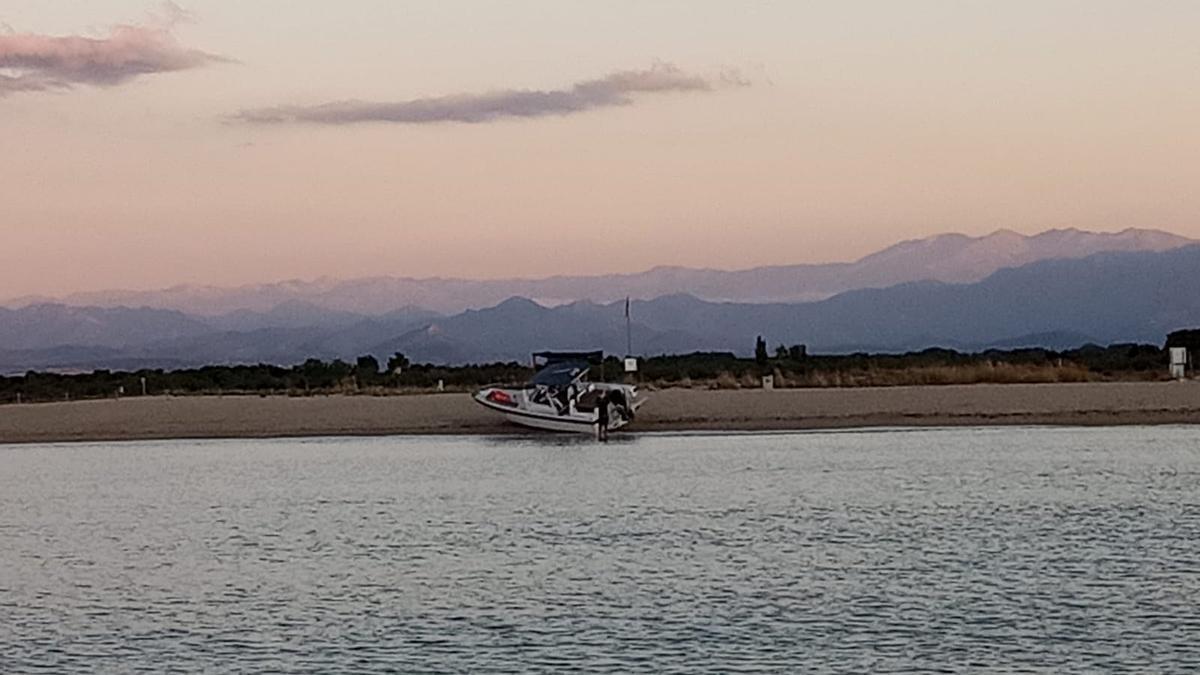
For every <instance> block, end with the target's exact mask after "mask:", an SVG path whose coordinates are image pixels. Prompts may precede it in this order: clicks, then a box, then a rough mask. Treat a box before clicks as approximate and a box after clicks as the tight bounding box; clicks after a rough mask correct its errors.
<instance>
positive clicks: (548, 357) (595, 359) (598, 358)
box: [533, 351, 604, 366]
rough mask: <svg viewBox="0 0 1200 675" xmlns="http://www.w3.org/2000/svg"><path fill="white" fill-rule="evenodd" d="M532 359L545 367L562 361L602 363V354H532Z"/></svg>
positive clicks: (594, 352)
mask: <svg viewBox="0 0 1200 675" xmlns="http://www.w3.org/2000/svg"><path fill="white" fill-rule="evenodd" d="M533 358H534V361H536V360H537V359H541V360H542V361H544V362H545V365H547V366H548V365H550V364H552V363H560V362H563V361H572V362H583V363H600V362H602V361H604V352H602V351H593V352H549V351H547V352H534V353H533Z"/></svg>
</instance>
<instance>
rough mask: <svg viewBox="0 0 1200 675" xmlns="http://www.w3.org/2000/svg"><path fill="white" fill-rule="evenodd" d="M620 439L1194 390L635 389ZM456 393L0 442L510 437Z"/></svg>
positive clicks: (1123, 403) (1023, 408) (933, 417)
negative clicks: (643, 399)
mask: <svg viewBox="0 0 1200 675" xmlns="http://www.w3.org/2000/svg"><path fill="white" fill-rule="evenodd" d="M646 394H647V396H648V397H649V400H648V402H647V403H646V405H645V407H644V408H643V409H642V414H641V415H640V416H639V418H638V420H637V422H636V423H635V424H634V425H633V426H631V427H630V428H629V430H630V431H633V432H636V431H674V430H786V429H822V428H846V427H872V426H950V425H1001V424H1061V425H1117V424H1200V382H1185V383H1176V382H1170V383H1104V384H1099V383H1087V384H1037V385H1023V384H1001V385H986V384H983V385H964V386H932V387H885V388H859V389H789V390H776V391H762V390H738V391H700V390H690V389H668V390H664V391H656V392H646ZM522 432H523V431H522V430H521V429H520V428H519V427H514V426H511V425H508V424H507V423H505V422H503V421H502V420H500V419H499V418H498V417H497V416H496V415H495V414H493V413H490V412H488V411H487V410H484V409H483V408H481V407H480V406H478V405H476V404H475V403H473V402H472V401H471V400H470V398H469V397H468V396H467V395H466V394H421V395H411V396H384V397H374V396H318V397H311V398H288V397H283V396H272V397H258V396H198V397H149V398H126V399H122V400H119V401H117V400H105V401H80V402H72V403H43V404H34V405H4V406H0V443H19V442H51V441H85V440H92V441H95V440H133V439H155V438H229V437H271V436H322V435H386V434H503V433H522Z"/></svg>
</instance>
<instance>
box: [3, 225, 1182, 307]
mask: <svg viewBox="0 0 1200 675" xmlns="http://www.w3.org/2000/svg"><path fill="white" fill-rule="evenodd" d="M1194 243H1197V242H1196V241H1195V240H1191V239H1187V238H1185V237H1181V236H1178V235H1174V234H1170V233H1167V232H1162V231H1158V230H1139V229H1127V230H1124V231H1122V232H1116V233H1105V232H1085V231H1081V230H1076V229H1059V230H1049V231H1046V232H1043V233H1041V234H1036V235H1032V236H1026V235H1021V234H1018V233H1016V232H1012V231H1010V230H999V231H997V232H993V233H992V234H989V235H986V236H982V237H969V236H966V235H963V234H943V235H938V236H934V237H930V238H927V239H918V240H913V241H905V242H901V243H899V244H896V245H894V246H891V247H888V248H886V249H884V250H882V251H879V252H877V253H874V254H872V255H868V256H866V257H865V258H862V259H860V260H857V261H855V262H849V263H829V264H810V265H779V266H769V267H756V268H753V269H746V270H735V271H728V270H713V269H695V268H687V267H656V268H654V269H651V270H647V271H644V272H639V273H636V274H608V275H595V276H555V277H549V278H544V279H529V278H511V279H482V280H481V279H462V278H426V279H416V278H408V277H399V276H389V277H370V278H361V279H350V280H335V279H318V280H315V281H300V280H293V281H284V282H279V283H272V284H256V285H248V286H237V287H219V286H175V287H172V288H168V289H163V290H154V291H99V292H90V293H77V294H74V295H69V296H66V297H63V298H48V297H26V298H16V299H13V300H10V301H8V302H6V303H2V304H3V306H7V307H11V308H17V307H23V306H28V305H34V304H45V303H59V304H64V305H68V306H74V307H149V308H155V309H173V310H178V311H181V312H186V313H188V314H193V315H202V316H212V317H216V316H221V315H229V314H232V313H236V312H250V313H277V314H278V313H280V312H281V310H280V307H281V306H282V307H283V308H284V309H283V310H282V312H283V313H287V312H291V313H292V314H293V315H294V318H295V316H296V313H297V312H310V313H311V312H312V311H313V310H314V309H315V310H328V311H332V312H341V313H350V314H357V315H378V314H386V313H388V312H393V311H397V310H404V309H407V308H411V307H420V308H424V309H426V310H430V311H433V312H438V313H442V314H454V313H458V312H462V311H464V310H467V309H481V308H485V307H491V306H494V305H496V304H497V303H500V302H502V301H504V300H505V299H507V298H510V297H514V296H518V297H524V298H530V299H532V300H534V301H536V302H538V303H540V304H543V305H559V304H566V303H570V302H575V301H579V300H589V301H592V302H599V303H605V302H613V301H615V300H622V299H624V298H626V297H633V298H637V299H643V300H648V299H653V298H657V297H661V296H664V295H674V294H679V293H686V294H689V295H693V296H695V297H697V298H700V299H702V300H711V301H714V302H747V303H780V302H783V303H795V302H810V301H814V300H823V299H825V298H829V297H832V296H834V295H837V294H839V293H844V292H846V291H852V290H858V289H863V288H886V287H888V286H894V285H896V284H902V283H907V282H913V281H941V282H946V283H969V282H974V281H980V280H982V279H984V278H986V277H988V276H989V275H991V274H992V273H994V272H996V271H997V270H1000V269H1004V268H1008V267H1018V266H1021V265H1027V264H1030V263H1034V262H1038V261H1040V260H1052V259H1068V258H1083V257H1087V256H1090V255H1093V254H1096V253H1104V252H1120V251H1166V250H1170V249H1173V248H1178V247H1180V246H1186V245H1188V244H1194ZM289 308H290V309H289ZM250 318H251V319H252V320H253V317H252V316H251V317H250ZM346 318H347V317H341V318H340V320H345V319H346ZM230 320H231V321H233V320H235V319H230Z"/></svg>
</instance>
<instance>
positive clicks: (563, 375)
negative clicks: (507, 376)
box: [530, 361, 588, 387]
mask: <svg viewBox="0 0 1200 675" xmlns="http://www.w3.org/2000/svg"><path fill="white" fill-rule="evenodd" d="M587 371H588V364H587V362H586V361H558V362H555V363H551V364H550V365H548V366H546V367H545V368H542V369H541V370H539V371H538V372H537V374H536V375H534V376H533V379H532V380H530V383H532V384H539V385H542V386H546V387H565V386H567V385H568V384H571V383H572V382H574V381H575V380H578V379H579V378H580V377H582V376H583V375H584V374H585V373H587Z"/></svg>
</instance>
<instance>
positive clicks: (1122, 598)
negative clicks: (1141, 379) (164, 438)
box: [0, 428, 1200, 673]
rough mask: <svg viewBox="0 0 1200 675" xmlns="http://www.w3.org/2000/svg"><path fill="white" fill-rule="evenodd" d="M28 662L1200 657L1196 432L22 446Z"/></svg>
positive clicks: (541, 665)
mask: <svg viewBox="0 0 1200 675" xmlns="http://www.w3.org/2000/svg"><path fill="white" fill-rule="evenodd" d="M0 468H2V470H0V542H2V543H3V545H2V546H0V672H5V673H9V672H29V671H39V670H40V671H46V672H65V671H66V672H69V671H74V672H94V671H129V670H137V669H143V670H147V671H151V672H160V671H163V670H169V669H175V670H181V671H188V672H192V671H201V670H210V671H221V670H239V671H288V672H298V671H308V672H330V671H335V670H339V671H355V670H366V671H378V670H381V669H394V670H399V671H412V670H458V671H503V670H510V671H525V670H531V669H544V670H567V669H572V668H583V669H587V670H612V671H622V672H624V671H687V672H693V671H697V670H711V671H731V670H780V671H795V670H802V669H812V670H836V671H848V672H885V671H897V670H907V671H913V670H918V671H928V670H938V669H941V670H944V671H949V672H962V671H978V670H997V671H1005V672H1011V671H1040V672H1066V671H1076V672H1095V671H1121V670H1124V671H1131V672H1133V671H1137V672H1146V671H1151V672H1164V671H1176V672H1189V671H1194V670H1196V669H1197V668H1198V667H1200V647H1198V646H1197V644H1200V643H1198V641H1197V636H1200V611H1198V610H1197V607H1200V444H1198V443H1197V436H1196V432H1195V431H1194V430H1193V429H1188V428H1123V429H991V430H924V431H906V432H873V433H865V432H863V433H806V434H775V435H744V436H642V437H639V436H614V439H613V442H610V443H608V444H607V445H598V444H595V443H593V442H591V441H589V440H587V439H583V438H573V437H555V436H537V437H528V438H502V439H501V438H497V439H487V438H482V439H469V438H403V439H401V438H393V439H311V440H272V441H204V442H196V441H186V442H185V441H179V442H165V443H126V444H88V445H60V446H12V447H6V448H0Z"/></svg>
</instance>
